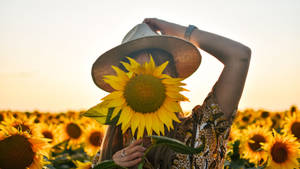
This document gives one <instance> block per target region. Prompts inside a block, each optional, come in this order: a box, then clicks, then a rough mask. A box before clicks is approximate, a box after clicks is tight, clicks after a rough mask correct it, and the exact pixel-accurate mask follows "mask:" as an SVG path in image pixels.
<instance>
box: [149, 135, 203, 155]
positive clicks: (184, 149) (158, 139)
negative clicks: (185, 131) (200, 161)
mask: <svg viewBox="0 0 300 169" xmlns="http://www.w3.org/2000/svg"><path fill="white" fill-rule="evenodd" d="M151 138H152V141H153V146H158V145H166V146H168V147H170V148H171V149H172V150H174V151H175V152H177V153H181V154H199V153H201V152H203V151H204V148H205V138H204V137H202V138H201V140H202V143H203V144H202V145H201V146H199V147H198V148H192V147H189V146H187V145H185V144H184V143H182V142H180V141H178V140H176V139H172V138H168V137H165V136H151Z"/></svg>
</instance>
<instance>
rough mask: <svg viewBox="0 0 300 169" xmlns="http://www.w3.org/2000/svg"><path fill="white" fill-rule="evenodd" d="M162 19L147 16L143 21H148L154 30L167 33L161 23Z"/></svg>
mask: <svg viewBox="0 0 300 169" xmlns="http://www.w3.org/2000/svg"><path fill="white" fill-rule="evenodd" d="M159 22H160V20H159V19H156V18H146V19H144V21H143V23H146V24H147V25H148V26H149V27H150V28H151V29H152V30H153V31H154V32H157V31H160V32H161V33H162V34H165V31H164V29H163V27H162V25H161V24H159Z"/></svg>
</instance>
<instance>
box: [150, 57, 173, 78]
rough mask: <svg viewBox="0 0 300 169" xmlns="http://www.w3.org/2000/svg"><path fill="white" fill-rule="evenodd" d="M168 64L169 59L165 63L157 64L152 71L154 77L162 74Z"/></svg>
mask: <svg viewBox="0 0 300 169" xmlns="http://www.w3.org/2000/svg"><path fill="white" fill-rule="evenodd" d="M168 64H169V61H166V62H165V63H163V64H161V65H160V66H158V67H157V68H155V70H154V71H153V75H154V76H156V77H159V76H160V75H161V74H162V72H163V71H164V70H165V68H166V67H167V65H168Z"/></svg>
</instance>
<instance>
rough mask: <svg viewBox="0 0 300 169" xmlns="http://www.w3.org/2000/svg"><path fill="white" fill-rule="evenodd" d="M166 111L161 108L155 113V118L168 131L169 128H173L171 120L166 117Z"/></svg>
mask: <svg viewBox="0 0 300 169" xmlns="http://www.w3.org/2000/svg"><path fill="white" fill-rule="evenodd" d="M167 113H168V112H167V111H166V110H165V109H164V108H163V107H161V108H160V109H159V110H158V111H157V112H156V114H157V116H158V118H159V119H160V121H162V122H163V123H164V124H165V125H166V126H167V128H168V130H169V131H170V126H173V124H172V119H171V118H170V117H169V116H168V115H167Z"/></svg>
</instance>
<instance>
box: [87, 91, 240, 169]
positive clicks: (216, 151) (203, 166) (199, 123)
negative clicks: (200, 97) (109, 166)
mask: <svg viewBox="0 0 300 169" xmlns="http://www.w3.org/2000/svg"><path fill="white" fill-rule="evenodd" d="M236 110H237V109H235V110H234V112H233V113H232V116H231V118H230V119H229V120H228V119H226V118H225V117H224V113H223V112H222V110H221V109H220V106H219V105H218V104H217V102H216V98H215V93H214V88H213V90H212V91H211V92H210V93H209V94H208V96H207V97H206V98H205V100H204V102H203V104H202V105H201V106H200V105H198V106H195V107H194V109H193V112H192V114H191V115H190V116H188V117H186V118H183V119H181V123H180V124H179V125H178V127H176V128H175V130H176V131H175V133H176V134H175V139H177V140H179V141H181V142H184V143H185V144H186V145H188V146H190V147H194V148H197V147H199V146H201V145H203V144H204V145H205V148H204V151H203V152H202V153H199V154H194V155H187V154H180V153H175V156H174V159H173V160H172V162H171V163H172V164H171V168H172V169H189V168H191V169H221V168H223V166H224V160H225V155H226V144H227V140H228V137H229V132H230V127H231V124H232V121H233V119H234V117H235V115H236ZM99 154H100V151H99V152H98V153H97V155H96V156H95V157H94V161H93V164H97V163H99V160H98V159H99ZM149 166H151V165H147V164H146V165H145V166H144V168H147V169H148V168H149V169H153V168H152V167H149Z"/></svg>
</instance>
